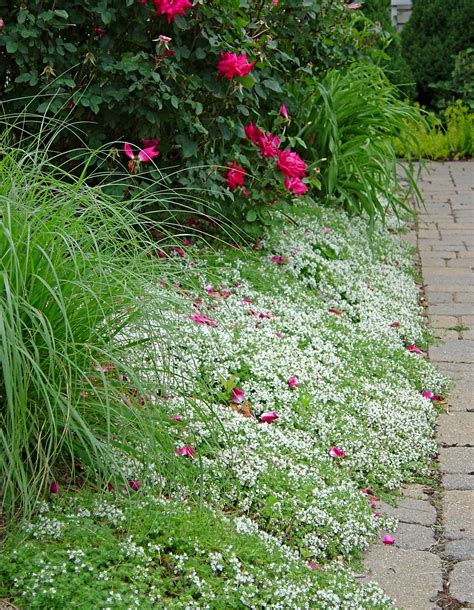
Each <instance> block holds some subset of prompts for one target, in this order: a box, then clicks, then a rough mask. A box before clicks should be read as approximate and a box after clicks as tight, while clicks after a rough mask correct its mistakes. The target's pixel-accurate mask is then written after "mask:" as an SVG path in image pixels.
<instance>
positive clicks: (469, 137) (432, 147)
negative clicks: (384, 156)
mask: <svg viewBox="0 0 474 610" xmlns="http://www.w3.org/2000/svg"><path fill="white" fill-rule="evenodd" d="M406 128H407V130H409V131H410V132H411V133H412V134H413V136H414V138H415V139H416V141H417V146H416V149H415V147H413V146H411V147H409V148H408V149H407V148H406V144H407V143H406V142H405V143H404V144H402V143H401V142H400V140H399V139H395V140H394V147H395V151H396V153H397V155H398V156H399V157H402V158H407V157H408V156H410V155H413V154H420V156H421V157H423V158H424V159H460V158H466V157H467V158H471V157H472V156H473V154H474V145H473V142H474V113H472V112H470V111H469V108H467V106H463V105H462V103H461V101H458V102H457V103H456V104H455V105H453V106H448V107H447V108H446V109H445V110H443V111H442V112H441V115H440V117H438V116H437V115H436V114H434V113H433V112H429V113H427V115H426V123H425V124H424V125H422V124H415V123H413V122H408V123H407V126H406Z"/></svg>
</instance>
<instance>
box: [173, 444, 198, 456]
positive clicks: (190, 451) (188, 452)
mask: <svg viewBox="0 0 474 610" xmlns="http://www.w3.org/2000/svg"><path fill="white" fill-rule="evenodd" d="M195 453H196V449H194V447H192V446H191V445H186V446H185V447H178V448H177V449H176V455H182V456H183V457H193V456H194V454H195Z"/></svg>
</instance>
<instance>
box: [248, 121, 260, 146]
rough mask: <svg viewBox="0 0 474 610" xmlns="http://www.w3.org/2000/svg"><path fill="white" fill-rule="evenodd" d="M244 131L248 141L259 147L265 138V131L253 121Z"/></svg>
mask: <svg viewBox="0 0 474 610" xmlns="http://www.w3.org/2000/svg"><path fill="white" fill-rule="evenodd" d="M244 131H245V135H246V137H247V139H248V140H250V141H251V142H253V143H254V144H256V145H257V146H259V145H260V140H261V139H262V138H263V131H262V130H261V129H259V128H258V127H257V126H256V125H254V124H253V123H252V121H250V123H249V124H248V125H246V126H245V127H244Z"/></svg>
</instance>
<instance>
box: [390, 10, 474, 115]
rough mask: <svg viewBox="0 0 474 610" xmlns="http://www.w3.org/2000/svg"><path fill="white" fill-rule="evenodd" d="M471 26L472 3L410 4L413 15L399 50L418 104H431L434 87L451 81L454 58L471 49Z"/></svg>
mask: <svg viewBox="0 0 474 610" xmlns="http://www.w3.org/2000/svg"><path fill="white" fill-rule="evenodd" d="M473 23H474V3H473V2H472V1H471V0H413V12H412V14H411V17H410V20H409V22H408V23H407V24H406V26H405V27H404V29H403V30H402V49H403V56H404V58H405V59H406V61H407V62H408V64H409V66H410V68H411V70H412V72H413V75H414V77H415V80H416V83H417V91H418V100H419V102H420V103H421V104H423V105H431V104H432V102H433V100H434V99H435V98H436V96H437V94H436V83H438V82H440V81H443V82H444V81H448V80H450V78H451V74H452V72H453V70H454V67H455V56H456V54H457V53H459V52H460V51H463V50H465V49H467V48H469V47H472V46H474V28H473V26H472V24H473Z"/></svg>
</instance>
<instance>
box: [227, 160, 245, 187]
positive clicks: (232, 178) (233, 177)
mask: <svg viewBox="0 0 474 610" xmlns="http://www.w3.org/2000/svg"><path fill="white" fill-rule="evenodd" d="M227 167H228V168H229V169H228V170H227V172H226V174H225V178H226V180H227V182H226V186H228V187H229V188H230V189H231V190H233V191H235V189H236V188H237V187H238V186H243V185H244V180H245V170H244V168H243V167H241V166H240V165H237V161H236V160H235V159H234V160H233V162H232V163H227Z"/></svg>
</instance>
